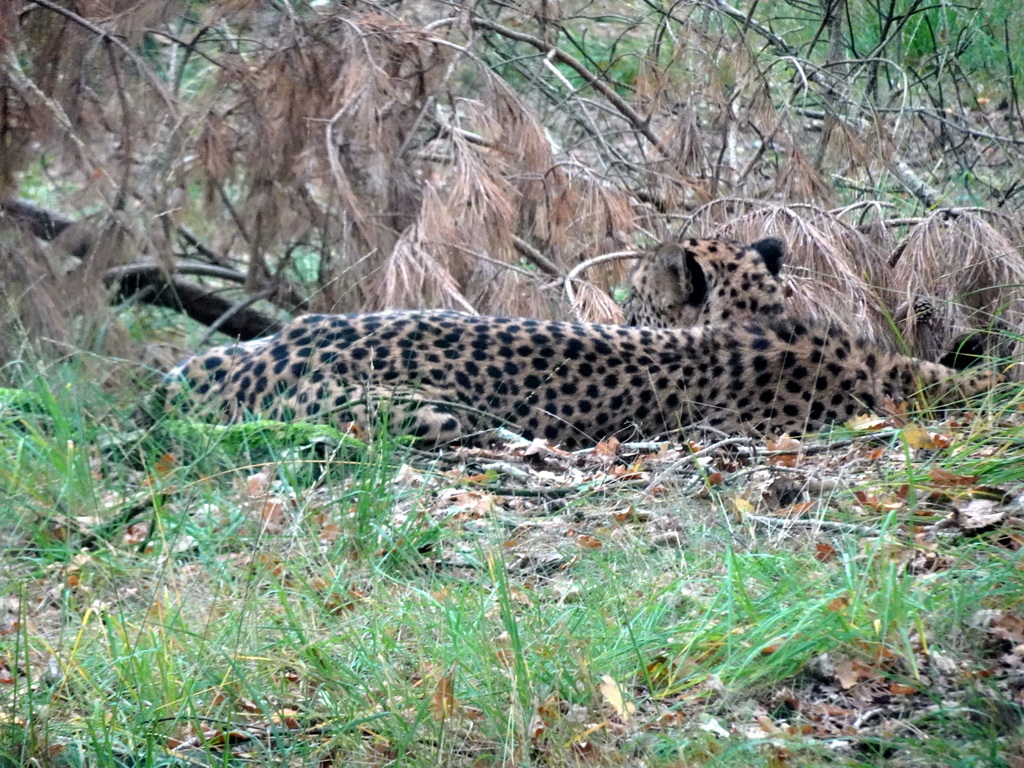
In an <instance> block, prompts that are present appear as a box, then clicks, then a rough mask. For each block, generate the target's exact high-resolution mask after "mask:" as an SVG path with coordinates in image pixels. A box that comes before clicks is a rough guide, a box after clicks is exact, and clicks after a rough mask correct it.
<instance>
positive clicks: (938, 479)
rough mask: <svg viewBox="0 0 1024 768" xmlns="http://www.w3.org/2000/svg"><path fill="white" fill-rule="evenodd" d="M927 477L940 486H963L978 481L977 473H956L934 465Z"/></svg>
mask: <svg viewBox="0 0 1024 768" xmlns="http://www.w3.org/2000/svg"><path fill="white" fill-rule="evenodd" d="M928 477H930V478H931V481H932V482H933V483H935V484H936V485H940V486H957V487H959V486H964V485H974V484H975V483H977V482H978V476H977V475H957V474H955V473H953V472H950V471H949V470H946V469H943V468H942V467H934V468H932V470H931V472H929V473H928Z"/></svg>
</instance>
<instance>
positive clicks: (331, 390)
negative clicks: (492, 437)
mask: <svg viewBox="0 0 1024 768" xmlns="http://www.w3.org/2000/svg"><path fill="white" fill-rule="evenodd" d="M712 242H713V244H714V247H715V250H714V252H712V256H713V257H714V258H713V259H711V260H710V261H709V262H705V263H704V264H702V265H700V266H701V270H702V272H701V274H702V276H701V278H700V280H702V281H703V283H704V285H703V287H702V288H701V293H702V296H703V298H701V307H699V308H698V309H699V312H700V313H701V315H702V316H703V317H706V318H709V319H714V322H709V323H705V324H702V325H697V326H694V327H689V328H664V329H661V328H646V327H627V326H615V325H597V324H587V323H561V322H550V321H542V320H534V319H525V318H500V317H478V316H473V315H467V314H462V313H458V312H449V311H394V312H382V313H375V314H358V315H306V316H303V317H299V318H297V319H295V320H293V321H292V322H291V323H290V324H289V325H287V326H286V327H285V328H284V329H282V330H281V331H280V332H278V333H276V334H274V335H273V336H269V337H267V338H265V339H260V340H257V341H253V342H246V343H244V344H241V345H227V346H222V347H218V348H214V349H211V350H209V351H207V352H205V353H203V354H199V355H196V356H194V357H192V358H189V359H187V360H186V361H184V362H183V363H182V364H181V365H179V366H178V367H177V368H176V369H175V370H174V371H172V372H171V373H170V374H169V375H168V377H167V381H166V387H167V390H168V392H167V394H169V395H170V396H171V397H170V400H169V402H172V403H176V404H177V405H178V407H180V408H183V409H185V410H196V409H200V410H203V409H205V410H207V411H211V412H212V413H213V415H215V416H216V417H217V418H221V419H237V418H240V417H242V416H244V415H245V414H247V413H257V414H261V415H263V416H266V417H269V418H277V419H293V418H297V419H308V420H314V421H333V422H335V423H338V424H342V425H344V424H348V423H351V422H354V423H357V424H360V425H361V426H363V427H364V428H367V429H374V428H376V427H378V426H380V424H381V423H382V421H386V423H387V425H388V427H389V428H390V429H391V430H394V431H398V432H404V433H409V434H413V435H415V436H417V437H418V438H420V439H421V440H422V441H423V442H425V443H442V442H448V441H452V440H461V441H466V442H483V441H485V440H486V439H487V438H486V431H487V430H489V429H491V428H493V427H496V426H501V425H510V426H512V428H514V429H515V430H517V431H518V432H519V433H521V434H522V435H523V436H525V437H527V438H542V439H544V440H546V441H548V442H550V443H553V444H560V445H562V446H563V447H565V448H575V447H578V446H582V445H588V444H592V443H593V442H594V441H597V440H601V439H604V438H608V437H611V436H616V437H619V438H631V437H635V436H648V437H651V436H661V435H670V434H675V433H677V432H678V430H679V429H680V428H690V429H703V428H710V429H713V430H718V431H721V432H730V433H780V432H784V431H786V432H791V433H793V432H805V431H811V430H816V429H819V428H820V427H822V426H824V425H826V424H829V423H832V422H837V421H843V420H845V419H848V418H850V417H851V416H853V415H855V414H857V413H860V412H863V411H867V410H870V409H872V408H875V407H877V406H880V405H881V404H882V403H883V401H884V400H885V399H886V398H892V399H893V400H896V401H898V400H901V399H904V398H907V397H909V396H911V395H912V394H914V393H915V392H917V391H919V390H920V389H921V388H922V387H928V388H931V389H932V390H933V392H934V394H936V395H938V396H940V397H941V396H944V395H947V394H949V393H950V392H951V391H955V390H957V387H959V390H958V391H959V393H960V394H973V393H975V392H979V391H982V390H984V389H987V388H988V387H989V386H990V384H991V383H992V382H991V381H990V380H989V378H988V377H987V375H986V374H976V375H975V376H972V377H965V376H961V377H959V378H956V376H955V373H954V372H953V371H951V370H950V369H948V368H945V367H943V366H941V365H936V364H933V363H928V362H923V361H918V360H914V359H912V358H909V357H905V356H901V355H896V354H890V353H886V352H883V351H880V350H875V349H872V348H870V347H869V346H868V345H867V344H866V343H865V342H863V341H859V340H857V339H854V338H851V337H849V336H847V335H845V334H841V333H835V332H831V333H826V332H825V331H823V330H822V329H820V328H816V327H815V326H813V325H811V324H807V323H804V322H801V321H798V320H792V319H788V318H785V317H782V316H780V313H781V309H780V310H779V311H776V310H775V309H773V304H777V303H778V302H777V300H773V299H777V298H778V296H777V292H775V291H769V292H768V293H767V294H764V293H763V292H758V291H757V290H755V289H754V288H752V286H753V278H752V277H751V275H753V276H755V277H757V278H758V279H759V280H768V279H769V278H771V279H775V278H774V276H773V275H772V273H771V269H770V268H769V267H768V266H767V265H766V263H765V261H766V260H765V258H764V253H762V251H767V252H768V254H769V256H771V255H773V251H774V250H775V249H776V248H777V247H779V244H778V243H777V241H770V242H769V244H768V245H763V244H761V246H760V247H758V244H755V247H751V248H743V247H736V246H732V245H730V244H723V243H720V242H717V241H712ZM704 248H705V249H704V251H702V252H701V254H703V255H707V253H709V251H708V250H707V247H706V246H704ZM709 263H710V264H711V266H708V264H709ZM730 263H733V264H736V265H737V267H736V268H735V269H730V268H729V264H730ZM768 285H769V286H770V285H771V284H770V283H768ZM740 301H742V302H743V303H744V309H743V310H742V311H739V310H737V309H736V305H737V303H738V302H740ZM752 306H753V307H755V309H754V310H753V311H752V310H751V307H752ZM735 314H739V315H745V317H744V319H742V320H739V321H733V320H731V319H729V317H730V315H735ZM723 315H724V317H725V319H723Z"/></svg>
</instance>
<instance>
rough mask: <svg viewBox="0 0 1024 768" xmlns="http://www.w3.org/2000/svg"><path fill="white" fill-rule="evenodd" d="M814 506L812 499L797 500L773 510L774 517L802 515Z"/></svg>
mask: <svg viewBox="0 0 1024 768" xmlns="http://www.w3.org/2000/svg"><path fill="white" fill-rule="evenodd" d="M813 506H814V502H813V501H798V502H797V503H796V504H790V505H789V506H788V507H783V508H782V509H779V510H777V511H776V512H775V515H776V517H802V516H803V515H804V514H806V513H807V512H808V510H810V509H811V507H813Z"/></svg>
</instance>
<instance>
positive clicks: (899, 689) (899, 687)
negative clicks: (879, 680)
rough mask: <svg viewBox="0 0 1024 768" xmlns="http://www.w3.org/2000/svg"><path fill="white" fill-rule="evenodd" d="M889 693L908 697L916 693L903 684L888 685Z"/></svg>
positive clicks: (909, 686) (912, 688)
mask: <svg viewBox="0 0 1024 768" xmlns="http://www.w3.org/2000/svg"><path fill="white" fill-rule="evenodd" d="M889 693H892V694H895V695H896V696H909V695H910V694H912V693H917V688H915V687H914V686H912V685H904V684H903V683H889Z"/></svg>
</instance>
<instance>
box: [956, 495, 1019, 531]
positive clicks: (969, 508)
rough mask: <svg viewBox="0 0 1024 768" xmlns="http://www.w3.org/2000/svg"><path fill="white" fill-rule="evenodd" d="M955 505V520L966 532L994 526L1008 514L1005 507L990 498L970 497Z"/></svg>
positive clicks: (983, 529)
mask: <svg viewBox="0 0 1024 768" xmlns="http://www.w3.org/2000/svg"><path fill="white" fill-rule="evenodd" d="M955 506H956V522H957V524H958V525H959V526H960V527H961V528H962V529H963V530H964V531H965V532H967V533H981V532H983V531H985V530H989V529H992V528H995V527H996V526H997V525H999V524H1000V523H1002V522H1003V521H1004V520H1005V519H1006V517H1007V514H1008V511H1007V509H1006V507H1004V506H1003V505H1002V504H1000V503H999V502H998V501H994V500H992V499H970V500H969V501H967V502H965V503H961V504H956V505H955Z"/></svg>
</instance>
